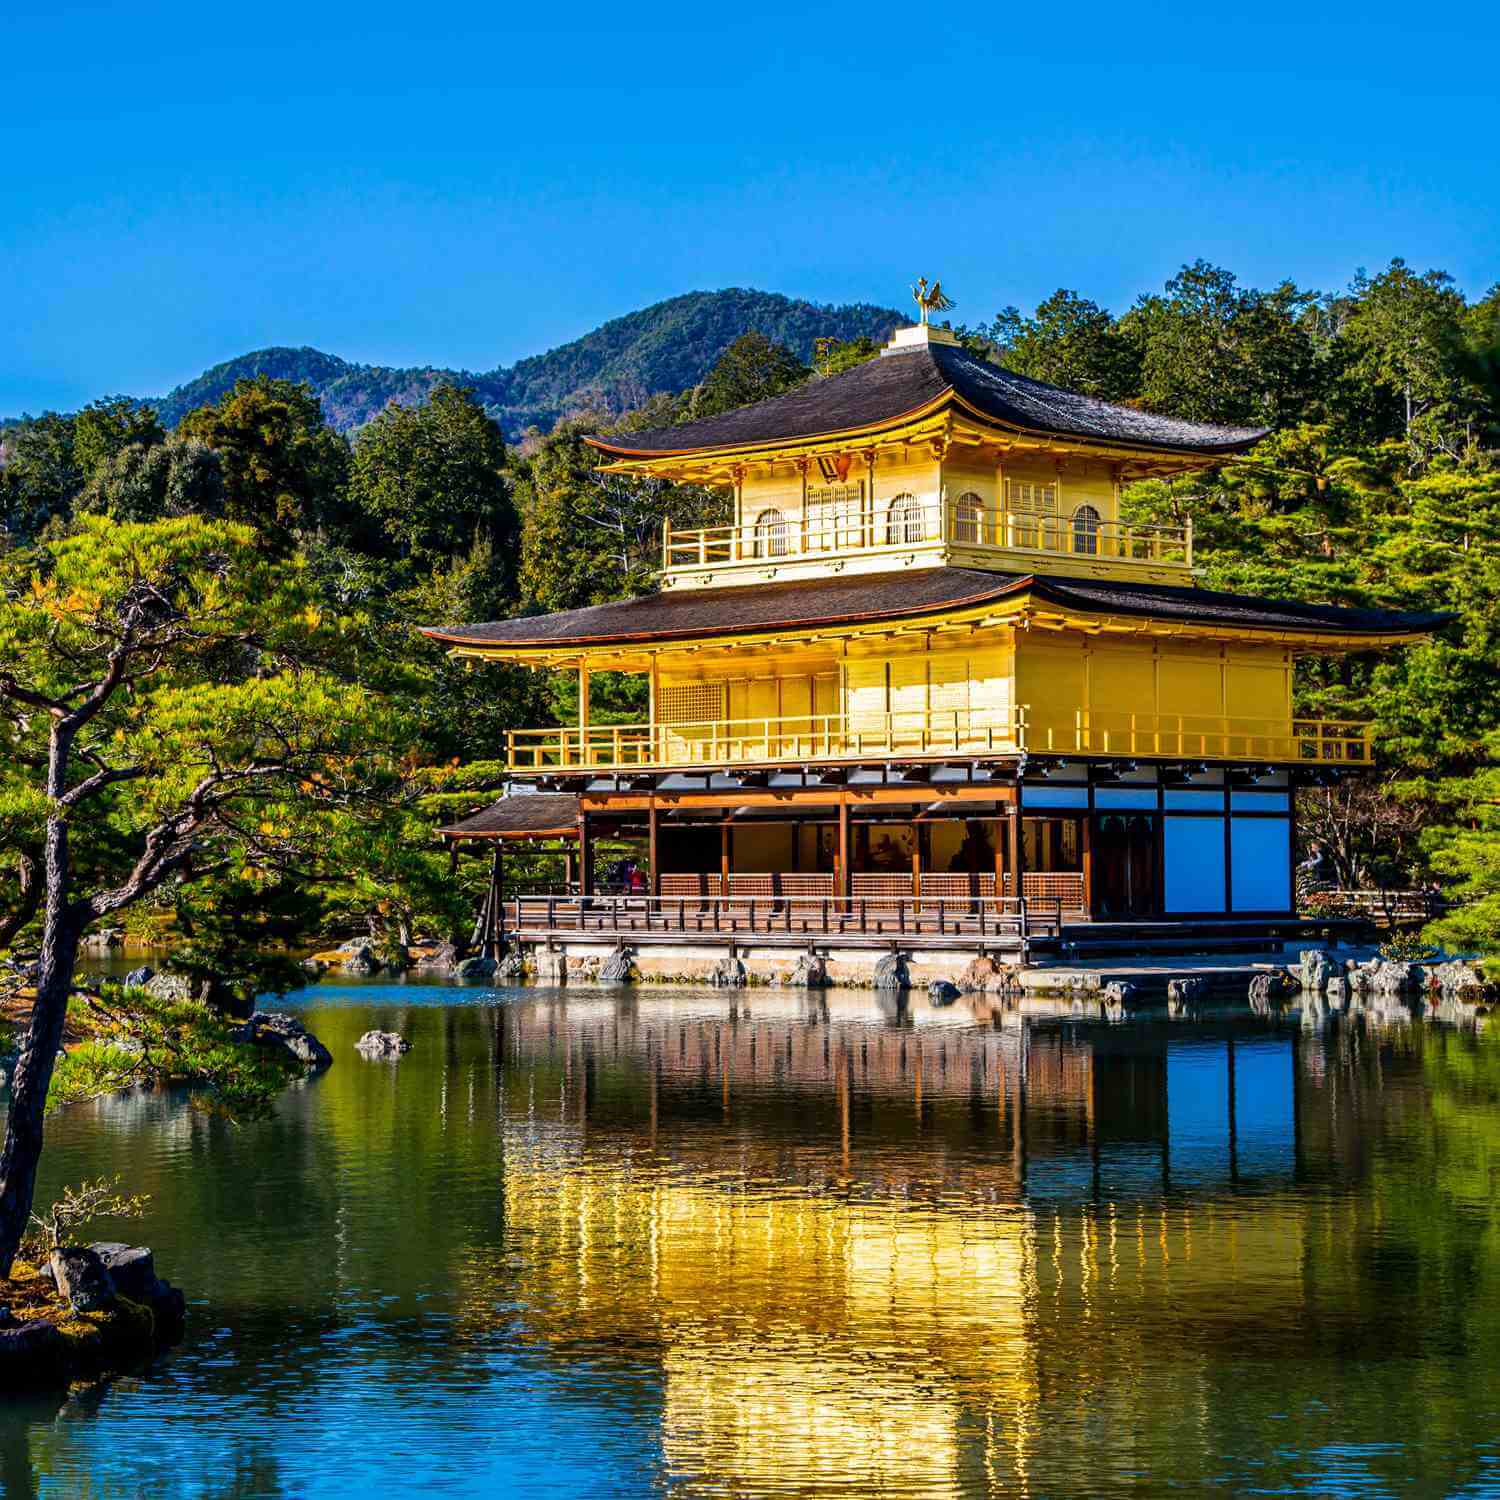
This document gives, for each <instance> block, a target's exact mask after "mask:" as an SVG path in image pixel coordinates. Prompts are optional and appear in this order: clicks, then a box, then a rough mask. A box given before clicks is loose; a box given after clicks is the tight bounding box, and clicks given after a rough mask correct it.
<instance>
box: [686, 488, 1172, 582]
mask: <svg viewBox="0 0 1500 1500" xmlns="http://www.w3.org/2000/svg"><path fill="white" fill-rule="evenodd" d="M912 547H943V548H978V549H982V550H984V551H988V552H1042V553H1048V554H1053V555H1064V556H1069V557H1086V558H1088V559H1090V560H1091V561H1093V560H1099V561H1103V562H1111V561H1114V562H1130V563H1141V562H1144V563H1151V564H1153V565H1155V566H1158V567H1172V568H1181V569H1182V570H1183V571H1184V572H1186V571H1189V570H1191V568H1192V566H1193V528H1192V523H1191V522H1188V524H1187V525H1185V526H1152V525H1137V524H1135V523H1132V522H1129V521H1106V520H1103V519H1101V518H1099V517H1098V516H1097V515H1095V514H1094V513H1093V512H1092V510H1090V509H1088V508H1087V507H1085V509H1084V511H1082V512H1079V513H1072V512H1069V513H1052V514H1042V513H1031V512H1022V511H1014V510H1008V509H1005V508H1002V507H997V506H982V507H980V506H973V505H970V504H966V503H963V502H961V501H960V500H958V499H957V498H955V497H953V496H946V497H944V498H943V499H942V500H932V499H929V500H927V501H926V502H924V503H922V504H920V505H917V506H907V507H905V508H903V509H902V510H901V511H900V512H899V513H896V512H891V511H888V510H887V509H886V506H885V505H884V503H882V502H880V501H877V502H876V503H875V504H874V506H871V505H870V504H869V503H868V502H865V503H864V504H862V505H861V506H860V507H859V508H858V510H855V511H851V512H850V513H848V514H843V515H831V516H827V517H823V516H819V517H817V518H816V519H814V518H811V517H805V516H803V517H799V516H797V515H795V514H793V515H788V516H785V517H784V518H782V519H780V520H779V521H777V522H773V523H767V522H766V521H764V520H761V521H748V522H742V523H741V524H739V525H728V526H706V527H698V528H692V529H685V530H676V529H674V528H673V527H672V526H671V525H670V524H668V525H666V526H664V527H663V529H662V566H663V567H664V568H665V569H666V570H667V571H668V572H672V571H673V570H675V569H678V568H706V567H710V566H713V567H722V566H725V565H726V564H727V565H738V564H753V563H767V562H781V561H792V560H795V559H797V558H803V557H831V556H834V555H838V556H844V557H847V556H853V555H858V554H862V553H875V552H886V551H901V550H903V549H909V548H912Z"/></svg>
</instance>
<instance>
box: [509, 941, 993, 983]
mask: <svg viewBox="0 0 1500 1500" xmlns="http://www.w3.org/2000/svg"><path fill="white" fill-rule="evenodd" d="M615 951H616V950H615V947H614V945H613V944H612V943H563V942H559V943H556V944H554V945H553V946H552V948H550V949H548V948H547V947H545V946H544V945H542V944H540V943H538V944H533V945H529V946H528V948H527V952H526V973H527V976H528V977H529V978H531V979H534V980H535V981H536V982H537V983H538V984H570V983H573V984H587V983H594V982H598V981H600V980H601V979H603V978H605V977H606V976H605V975H603V974H601V972H600V971H601V970H602V969H604V968H605V966H606V965H607V964H608V962H609V961H610V959H611V957H612V956H613V955H614V953H615ZM727 952H728V950H727V949H726V948H725V947H723V946H722V945H719V946H713V947H709V946H706V945H705V946H704V947H701V948H700V947H691V946H682V947H676V946H674V947H670V948H669V947H641V948H633V947H632V948H630V949H629V953H630V960H631V967H632V969H633V970H634V973H633V974H632V976H631V977H632V979H634V980H637V981H638V982H640V983H642V984H701V985H706V984H712V983H713V982H714V977H715V973H716V971H718V970H719V968H720V965H721V964H722V963H723V962H724V958H725V955H726V953H727ZM818 952H819V957H820V958H821V959H822V960H823V967H824V970H825V972H826V974H827V982H828V983H829V984H830V985H836V986H838V987H839V988H841V989H861V988H870V987H872V986H873V985H874V984H875V969H876V965H877V964H879V963H880V961H881V959H883V958H885V957H887V956H888V954H887V953H886V952H882V951H881V950H880V949H872V948H836V947H830V948H820V949H819V950H818ZM900 952H901V957H902V959H903V960H904V961H905V965H906V972H907V975H908V977H909V984H910V986H911V988H913V989H926V988H927V986H928V985H929V984H931V983H932V982H933V981H934V980H948V981H950V982H953V981H957V979H958V978H959V976H960V975H962V974H963V973H964V972H965V971H966V970H967V969H968V968H969V967H970V965H971V964H972V963H973V962H974V961H975V960H976V959H977V958H978V957H979V950H978V949H977V948H976V949H975V950H974V951H973V952H951V951H945V950H936V951H934V950H931V949H927V950H923V949H920V948H903V949H901V950H900ZM735 956H736V957H737V958H738V959H739V961H740V962H741V963H742V964H743V965H744V967H745V982H746V984H747V985H750V986H759V985H784V984H786V983H788V981H789V980H790V979H791V976H792V972H793V970H794V969H795V968H796V966H797V964H798V961H799V960H800V959H803V958H805V953H804V952H803V950H801V949H797V948H757V947H752V946H747V947H742V948H737V949H736V950H735ZM993 961H994V964H995V967H996V968H997V970H1003V969H1004V967H1005V964H1004V961H1003V959H1002V957H1001V956H1000V955H994V956H993ZM1011 961H1012V962H1014V960H1013V959H1012V960H1011Z"/></svg>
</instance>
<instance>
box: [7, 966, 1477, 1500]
mask: <svg viewBox="0 0 1500 1500" xmlns="http://www.w3.org/2000/svg"><path fill="white" fill-rule="evenodd" d="M286 1003H287V1004H288V1005H289V1006H292V1007H296V1008H298V1009H299V1010H301V1011H302V1012H303V1014H304V1015H305V1019H306V1020H307V1022H308V1024H309V1025H310V1026H311V1027H312V1029H313V1030H314V1031H316V1032H317V1033H318V1034H319V1035H320V1036H321V1037H322V1038H323V1040H324V1041H325V1042H326V1043H327V1044H328V1046H329V1047H330V1048H331V1049H332V1051H333V1054H334V1057H335V1059H336V1063H335V1065H334V1067H333V1068H332V1069H331V1070H330V1071H329V1072H328V1073H327V1074H326V1075H324V1076H323V1077H321V1078H318V1079H316V1080H313V1081H311V1082H309V1083H307V1084H305V1085H301V1086H298V1087H297V1088H295V1089H293V1090H292V1091H291V1092H289V1093H288V1094H287V1095H285V1096H284V1097H283V1098H282V1100H281V1101H280V1103H279V1105H278V1107H277V1109H276V1111H275V1114H274V1115H273V1116H272V1117H271V1118H270V1119H268V1120H265V1121H262V1122H259V1123H255V1124H251V1125H245V1126H235V1125H231V1124H228V1123H226V1122H225V1121H223V1120H221V1119H217V1118H215V1117H213V1116H211V1115H208V1114H205V1113H203V1112H201V1111H199V1110H197V1109H195V1108H193V1107H192V1106H191V1105H190V1104H189V1103H187V1102H186V1101H185V1100H183V1099H181V1098H178V1097H175V1096H171V1095H165V1094H136V1095H130V1096H122V1097H118V1098H114V1099H110V1100H107V1101H101V1102H99V1103H97V1104H92V1105H88V1106H84V1107H81V1108H76V1109H73V1110H70V1111H67V1112H65V1113H64V1114H62V1115H60V1116H58V1117H56V1118H55V1119H54V1121H53V1122H52V1124H51V1125H50V1127H49V1132H50V1133H49V1151H48V1159H47V1162H46V1173H45V1176H46V1180H45V1181H44V1183H43V1184H42V1187H41V1190H40V1196H41V1197H42V1198H43V1201H47V1195H49V1194H50V1193H51V1192H52V1190H53V1189H55V1188H56V1187H57V1186H58V1185H59V1184H60V1183H62V1182H67V1181H76V1180H78V1179H80V1178H83V1177H87V1176H94V1175H98V1174H100V1173H109V1174H113V1173H115V1172H121V1173H123V1174H124V1176H125V1178H126V1180H127V1182H128V1183H129V1185H130V1186H131V1187H132V1188H133V1189H137V1190H141V1191H145V1192H149V1193H150V1194H151V1195H152V1197H151V1205H150V1209H149V1212H148V1217H147V1219H146V1221H145V1222H144V1224H143V1225H141V1226H140V1228H139V1232H138V1237H139V1238H140V1239H141V1240H143V1241H144V1242H147V1243H149V1244H151V1245H153V1246H154V1247H155V1249H156V1252H157V1257H158V1264H159V1266H160V1267H161V1269H162V1270H163V1271H164V1273H165V1274H167V1275H168V1276H170V1277H171V1278H173V1279H174V1280H176V1281H178V1282H179V1283H181V1284H182V1285H184V1286H185V1288H186V1289H187V1291H188V1295H189V1298H190V1300H191V1303H192V1306H191V1311H190V1317H189V1333H188V1338H187V1341H186V1342H185V1343H184V1344H183V1345H182V1347H181V1348H179V1349H177V1350H175V1351H173V1352H172V1353H171V1354H170V1355H169V1356H168V1357H166V1358H165V1359H163V1360H162V1361H161V1362H160V1363H159V1364H158V1365H157V1366H156V1367H155V1368H153V1369H151V1370H150V1371H148V1372H146V1373H144V1374H141V1375H139V1376H135V1377H132V1378H130V1379H126V1380H121V1381H119V1382H117V1383H116V1384H115V1385H113V1386H112V1387H111V1388H109V1389H108V1390H106V1391H104V1392H103V1393H102V1394H100V1393H95V1394H93V1395H89V1396H74V1397H72V1398H70V1399H69V1400H68V1401H66V1402H65V1403H63V1404H62V1405H61V1407H59V1406H58V1403H57V1402H56V1401H54V1402H52V1403H49V1404H35V1405H30V1406H11V1407H8V1408H5V1409H3V1410H0V1485H3V1490H4V1493H5V1494H6V1495H7V1496H18V1497H19V1496H27V1495H58V1496H64V1495H65V1496H74V1495H89V1496H101V1497H102V1496H110V1497H113V1496H136V1495H150V1496H163V1497H176V1496H200V1495H209V1496H268V1497H279V1496H309V1497H322V1496H333V1495H339V1496H346V1495H350V1494H357V1493H361V1492H366V1493H370V1494H408V1493H409V1494H438V1495H441V1494H463V1495H483V1494H492V1493H494V1494H506V1493H515V1494H518V1495H525V1496H527V1497H542V1496H554V1495H565V1496H587V1495H635V1494H647V1495H649V1494H653V1493H662V1494H667V1495H724V1496H735V1497H739V1496H746V1497H749V1496H760V1495H810V1494H820V1493H847V1494H859V1495H872V1496H873V1495H902V1496H908V1495H935V1496H937V1495H943V1496H946V1495H982V1494H995V1495H1027V1496H1053V1495H1055V1496H1074V1495H1124V1494H1159V1493H1163V1492H1167V1491H1176V1492H1180V1493H1186V1494H1199V1493H1225V1494H1311V1495H1339V1496H1342V1495H1361V1496H1362V1495H1406V1494H1415V1495H1489V1494H1497V1495H1500V1238H1497V1223H1500V1220H1497V1214H1496V1209H1495V1206H1494V1201H1495V1199H1494V1189H1495V1174H1496V1172H1497V1169H1500V1041H1497V1040H1493V1039H1487V1038H1485V1037H1484V1036H1482V1035H1481V1036H1475V1035H1474V1034H1473V1033H1465V1032H1461V1031H1456V1030H1451V1029H1442V1028H1438V1027H1435V1026H1426V1025H1422V1024H1417V1025H1410V1024H1407V1025H1402V1024H1389V1023H1383V1024H1377V1023H1375V1022H1374V1021H1373V1020H1367V1019H1361V1018H1354V1019H1347V1018H1346V1019H1343V1020H1342V1021H1340V1022H1338V1023H1337V1024H1334V1025H1332V1026H1326V1025H1325V1026H1319V1027H1316V1028H1312V1027H1309V1028H1303V1027H1302V1026H1300V1025H1298V1024H1296V1023H1295V1022H1293V1023H1281V1024H1277V1023H1275V1022H1270V1021H1254V1020H1251V1019H1250V1018H1242V1019H1238V1020H1233V1021H1231V1020H1212V1021H1202V1022H1196V1023H1183V1022H1167V1021H1160V1022H1156V1023H1142V1024H1131V1025H1127V1026H1105V1025H1096V1024H1085V1023H1082V1022H1049V1023H1036V1024H1031V1025H1029V1026H1024V1027H1023V1026H1022V1025H1021V1024H1020V1023H1019V1022H1018V1021H1017V1020H1016V1018H1015V1017H1014V1016H1000V1015H998V1014H997V1015H991V1014H990V1012H989V1011H988V1009H987V1008H986V1009H983V1010H980V1011H977V1012H976V1011H974V1010H969V1009H966V1008H965V1006H964V1005H963V1004H962V1003H961V1004H960V1005H958V1006H955V1007H952V1008H951V1009H948V1010H942V1011H939V1010H933V1009H931V1008H929V1007H928V1006H927V1005H926V1003H925V1001H923V1000H916V1001H914V1002H913V1004H912V1005H911V1006H910V1007H909V1008H902V1009H900V1010H897V1009H896V1008H895V1007H894V1005H890V1004H886V1005H882V1003H881V1002H880V1001H878V1000H876V999H875V998H874V997H873V996H871V995H869V994H864V993H860V994H855V993H846V994H840V993H837V992H835V993H833V994H831V995H830V996H828V997H827V999H826V1000H823V999H821V998H819V999H807V998H805V997H802V996H800V995H797V994H794V993H790V992H789V993H785V994H782V993H778V992H774V991H772V992H762V991H753V992H751V993H750V995H749V996H748V998H747V999H741V1000H740V1001H739V1002H738V1003H736V1001H735V1000H734V999H727V998H725V997H724V996H723V995H719V994H712V993H702V994H699V993H694V992H687V991H677V992H673V993H671V994H663V993H661V992H656V991H646V992H620V993H615V992H605V991H598V992H585V991H571V992H568V993H566V994H564V993H563V992H560V991H547V990H535V989H533V990H513V991H499V992H496V991H483V990H474V989H464V988H456V987H451V986H416V987H409V986H398V985H394V984H389V985H380V984H378V983H374V984H372V983H368V982H365V983H360V984H357V985H356V984H343V983H337V982H335V983H331V984H324V985H322V986H320V987H318V988H317V989H316V990H313V991H310V992H308V993H307V994H305V995H302V996H295V997H292V998H291V999H290V1000H289V1001H288V1002H286ZM371 1026H380V1027H384V1028H392V1029H397V1030H400V1031H402V1032H403V1033H405V1034H406V1035H407V1036H409V1037H410V1038H411V1040H412V1042H413V1050H412V1052H411V1053H410V1054H409V1055H408V1056H407V1057H405V1058H404V1059H403V1060H401V1061H400V1062H399V1063H395V1064H391V1063H382V1062H367V1061H364V1060H362V1059H361V1058H360V1057H359V1056H358V1054H356V1053H355V1052H354V1050H353V1045H352V1044H353V1042H354V1040H355V1038H356V1037H357V1036H358V1035H359V1034H360V1033H361V1032H362V1031H364V1030H366V1029H367V1028H369V1027H371ZM132 1233H134V1231H132Z"/></svg>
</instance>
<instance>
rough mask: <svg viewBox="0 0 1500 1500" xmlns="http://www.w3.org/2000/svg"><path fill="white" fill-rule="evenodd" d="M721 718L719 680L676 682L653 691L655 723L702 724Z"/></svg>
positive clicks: (722, 708)
mask: <svg viewBox="0 0 1500 1500" xmlns="http://www.w3.org/2000/svg"><path fill="white" fill-rule="evenodd" d="M723 717H724V684H723V683H722V682H678V683H673V684H672V685H671V686H666V685H663V686H662V687H659V688H658V689H657V690H656V720H657V723H659V724H704V723H712V722H716V721H718V720H720V719H722V718H723Z"/></svg>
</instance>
